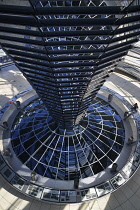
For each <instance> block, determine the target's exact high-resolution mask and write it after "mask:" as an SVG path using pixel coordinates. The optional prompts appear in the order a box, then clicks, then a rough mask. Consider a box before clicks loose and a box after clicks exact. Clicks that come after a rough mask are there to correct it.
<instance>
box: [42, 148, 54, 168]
mask: <svg viewBox="0 0 140 210" xmlns="http://www.w3.org/2000/svg"><path fill="white" fill-rule="evenodd" d="M52 154H53V150H52V149H47V150H46V152H45V154H44V155H43V156H42V158H41V160H40V162H42V163H44V164H46V165H48V163H49V162H50V159H51V156H52Z"/></svg>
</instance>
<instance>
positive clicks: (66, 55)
mask: <svg viewBox="0 0 140 210" xmlns="http://www.w3.org/2000/svg"><path fill="white" fill-rule="evenodd" d="M139 11H140V5H139V1H135V0H125V1H115V0H114V1H112V0H76V1H75V0H61V1H60V0H50V1H46V0H40V1H38V0H29V1H28V0H26V1H25V0H17V1H14V0H13V1H12V0H11V1H8V0H3V1H1V3H0V43H1V45H2V48H3V49H4V50H5V52H6V53H7V54H9V55H10V57H11V58H12V59H13V60H14V61H15V63H16V65H17V66H18V68H19V69H20V70H21V71H22V73H23V74H24V76H25V77H26V78H27V79H28V81H29V82H30V84H31V85H32V86H33V88H34V89H35V90H36V92H37V93H38V95H39V96H40V98H41V99H42V101H43V102H44V104H45V106H46V107H47V108H48V110H49V112H50V114H51V116H52V117H53V119H54V120H55V122H56V123H57V124H59V125H60V127H62V128H64V127H65V128H70V127H72V126H74V125H77V124H78V123H79V122H80V120H81V119H82V117H83V115H84V114H85V111H86V110H87V109H88V107H89V105H90V103H92V100H93V98H94V97H95V96H96V94H97V92H98V90H99V89H100V87H101V86H102V84H103V83H104V82H105V79H106V77H107V76H108V75H109V73H110V72H111V71H112V69H113V68H114V65H116V64H117V62H118V61H119V59H120V58H122V56H124V55H126V53H127V52H128V50H129V49H130V48H131V46H132V44H133V43H134V42H136V41H137V40H138V35H139V28H140V24H139V20H140V15H139Z"/></svg>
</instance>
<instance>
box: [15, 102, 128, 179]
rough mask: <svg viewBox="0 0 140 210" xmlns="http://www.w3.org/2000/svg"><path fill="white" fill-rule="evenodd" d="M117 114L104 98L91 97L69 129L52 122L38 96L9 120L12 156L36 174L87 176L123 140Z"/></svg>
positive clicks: (115, 151) (112, 156) (98, 168)
mask: <svg viewBox="0 0 140 210" xmlns="http://www.w3.org/2000/svg"><path fill="white" fill-rule="evenodd" d="M124 137H125V135H124V127H123V123H122V120H121V118H120V116H119V115H118V114H117V113H116V111H115V110H114V109H113V108H112V107H111V106H110V105H109V104H108V103H106V102H104V101H103V100H101V99H98V100H94V103H93V104H92V105H90V106H89V108H88V110H87V115H86V116H85V117H84V118H83V120H82V121H81V122H80V124H79V125H78V126H75V127H74V128H73V130H70V131H67V130H62V129H61V132H60V129H59V127H58V126H56V125H55V123H54V121H53V119H52V117H51V116H49V112H48V110H47V109H45V107H44V105H43V104H42V102H41V101H40V100H39V99H36V100H35V101H33V102H31V103H30V104H28V106H26V107H25V108H24V109H22V110H21V111H20V112H19V114H18V115H17V117H16V118H15V122H14V124H13V128H12V133H11V143H12V147H13V150H14V152H15V154H16V156H17V157H18V158H19V159H20V160H21V162H22V163H23V164H25V165H26V166H27V167H28V168H29V169H30V170H32V171H35V172H36V173H37V174H39V175H41V176H44V177H48V178H51V179H58V180H74V179H75V177H76V174H77V173H78V176H79V178H80V179H83V178H86V177H90V176H93V175H96V174H98V173H100V172H101V171H103V170H105V169H106V168H107V167H108V166H109V165H111V164H112V163H113V162H114V161H115V159H116V158H117V157H118V156H119V155H120V153H121V150H122V148H123V144H124Z"/></svg>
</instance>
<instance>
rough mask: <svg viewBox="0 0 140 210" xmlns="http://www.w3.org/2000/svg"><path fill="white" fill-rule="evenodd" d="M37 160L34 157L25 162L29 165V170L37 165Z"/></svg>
mask: <svg viewBox="0 0 140 210" xmlns="http://www.w3.org/2000/svg"><path fill="white" fill-rule="evenodd" d="M37 163H38V162H37V161H36V160H35V159H34V158H31V159H30V160H29V161H28V162H27V163H26V166H27V167H29V168H30V169H31V170H34V167H35V166H36V165H37Z"/></svg>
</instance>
